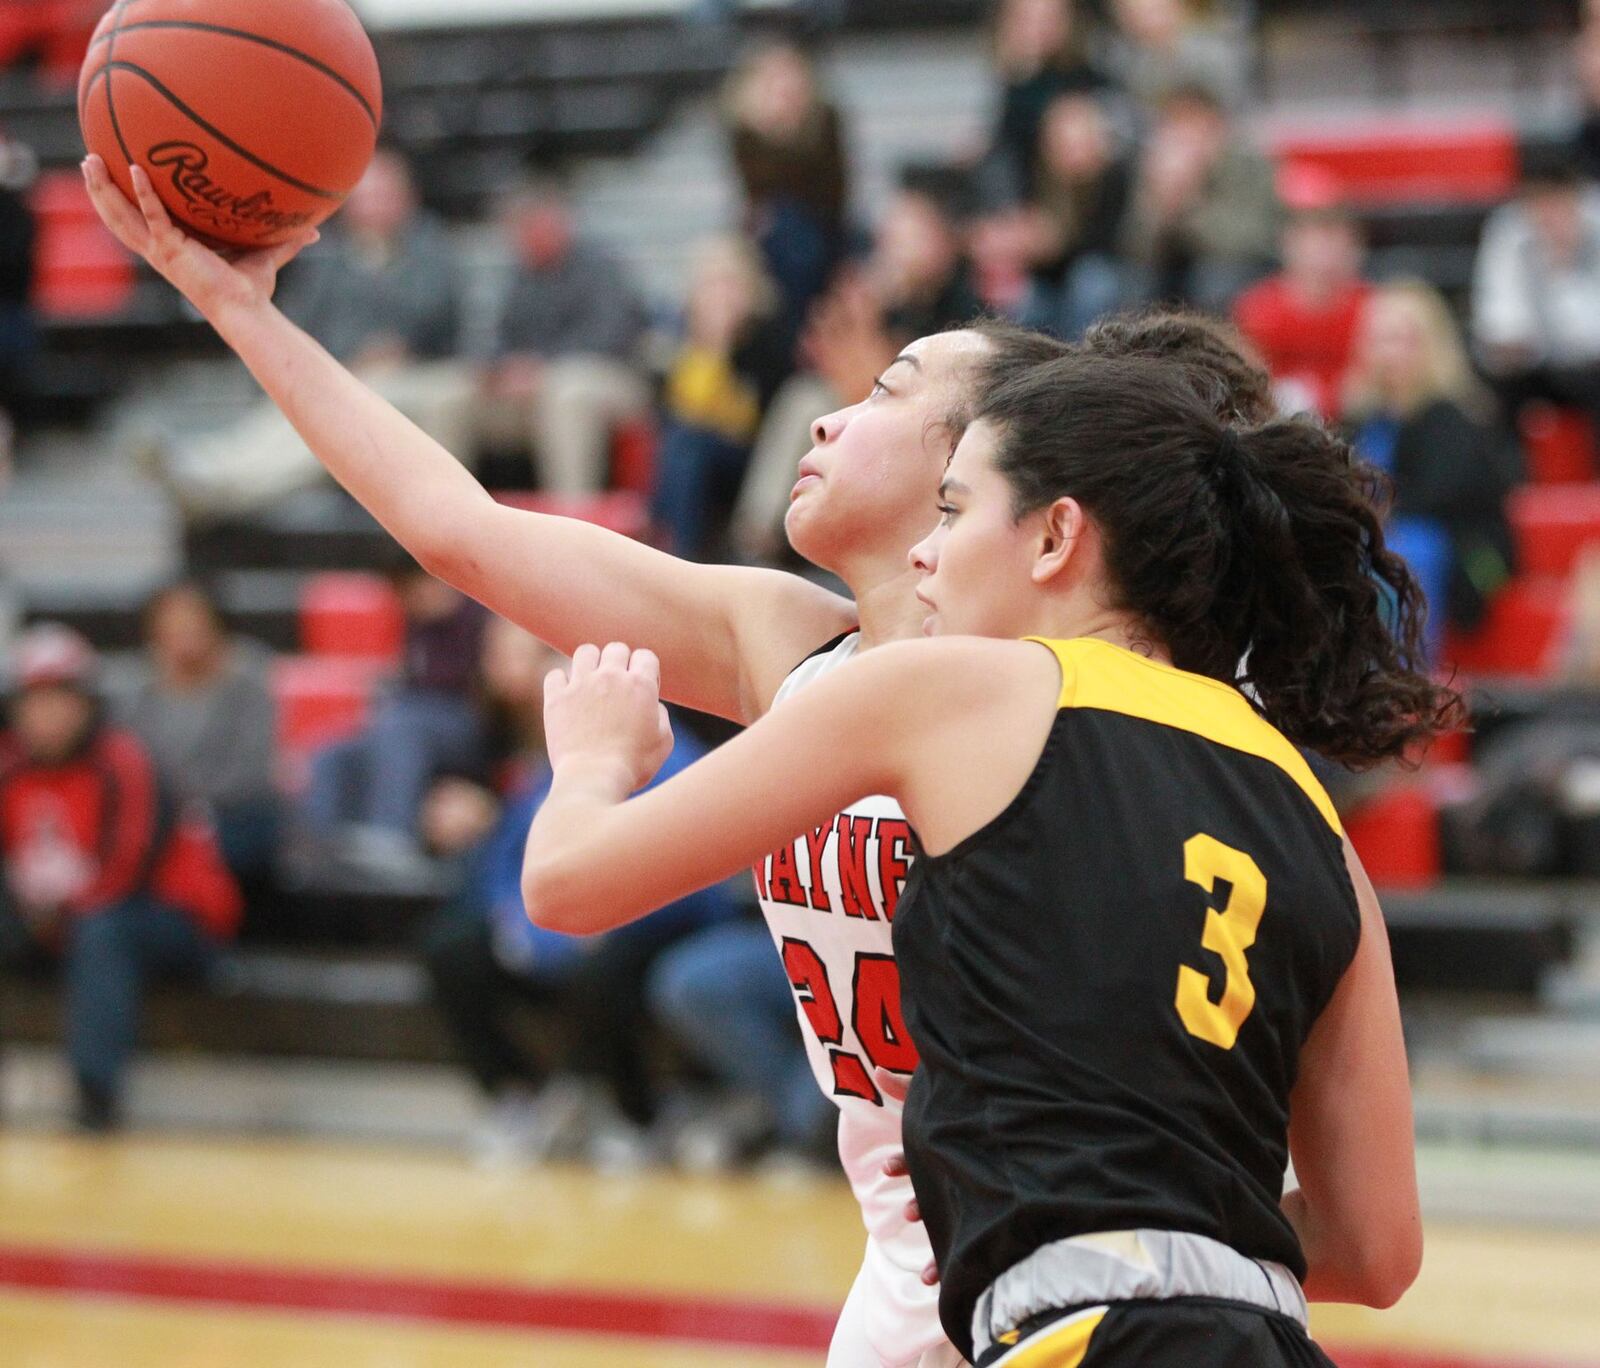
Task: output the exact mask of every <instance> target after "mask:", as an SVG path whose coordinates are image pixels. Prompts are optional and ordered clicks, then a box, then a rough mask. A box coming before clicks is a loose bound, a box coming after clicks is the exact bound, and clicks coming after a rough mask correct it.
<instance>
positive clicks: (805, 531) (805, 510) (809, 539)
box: [783, 494, 834, 570]
mask: <svg viewBox="0 0 1600 1368" xmlns="http://www.w3.org/2000/svg"><path fill="white" fill-rule="evenodd" d="M820 503H821V500H820V499H818V498H816V497H815V495H814V494H801V495H800V496H799V497H798V498H796V499H795V501H794V502H793V503H791V504H790V505H789V511H788V512H787V513H785V514H784V515H783V531H784V535H785V536H787V537H788V539H789V546H790V547H791V549H793V551H794V553H795V555H797V556H803V557H804V558H805V559H806V560H808V561H810V562H811V563H812V564H813V565H819V566H821V567H822V568H823V569H825V570H826V569H828V568H830V565H831V562H832V560H833V549H834V548H833V542H834V538H833V537H832V536H830V535H829V529H828V519H827V515H826V512H825V511H824V510H823V509H822V508H820V507H819V505H820Z"/></svg>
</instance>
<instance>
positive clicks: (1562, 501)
mask: <svg viewBox="0 0 1600 1368" xmlns="http://www.w3.org/2000/svg"><path fill="white" fill-rule="evenodd" d="M1508 511H1509V513H1510V516H1511V529H1512V532H1513V533H1514V534H1515V536H1516V539H1517V564H1518V566H1519V568H1520V569H1521V571H1522V573H1523V574H1526V575H1556V576H1561V575H1569V574H1571V573H1572V568H1573V566H1574V565H1576V564H1577V563H1578V556H1579V555H1580V553H1581V552H1582V551H1583V549H1584V547H1586V546H1588V545H1590V544H1591V543H1594V542H1600V483H1590V484H1568V485H1524V486H1522V488H1520V489H1517V490H1513V491H1512V494H1511V500H1510V504H1509V506H1508Z"/></svg>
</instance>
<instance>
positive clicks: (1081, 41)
mask: <svg viewBox="0 0 1600 1368" xmlns="http://www.w3.org/2000/svg"><path fill="white" fill-rule="evenodd" d="M1079 8H1080V6H1079V3H1078V0H1002V3H1001V4H1000V5H999V6H998V8H997V9H996V11H995V21H994V62H995V67H996V70H997V74H998V75H999V77H1000V83H1001V84H1000V116H999V119H998V121H997V125H996V128H995V134H994V144H993V150H994V152H995V154H997V155H998V156H999V157H1000V158H1001V159H1003V161H1004V163H1005V165H1006V169H1007V171H1008V173H1009V177H1010V180H1011V184H1012V185H1013V186H1014V187H1015V189H1016V190H1017V191H1018V192H1020V193H1023V194H1026V193H1028V191H1029V190H1030V189H1031V187H1032V184H1033V180H1034V169H1035V164H1036V162H1037V160H1038V153H1039V128H1040V125H1041V124H1042V123H1043V121H1044V117H1045V111H1046V110H1047V109H1048V108H1049V107H1050V105H1051V103H1052V102H1053V101H1055V100H1056V99H1057V98H1058V97H1060V96H1062V95H1082V94H1092V93H1094V92H1096V91H1100V90H1103V89H1104V88H1105V87H1107V86H1108V85H1109V84H1110V78H1109V77H1108V76H1107V75H1106V74H1105V72H1103V71H1102V70H1101V69H1100V68H1099V67H1097V66H1096V65H1095V64H1094V63H1093V62H1092V61H1090V59H1089V56H1088V51H1089V42H1088V34H1087V32H1086V25H1085V22H1084V18H1083V16H1082V15H1080V13H1079Z"/></svg>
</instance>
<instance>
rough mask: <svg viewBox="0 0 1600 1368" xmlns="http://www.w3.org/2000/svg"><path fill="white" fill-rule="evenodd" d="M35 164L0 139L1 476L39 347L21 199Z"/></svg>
mask: <svg viewBox="0 0 1600 1368" xmlns="http://www.w3.org/2000/svg"><path fill="white" fill-rule="evenodd" d="M34 165H35V164H34V158H33V154H32V152H31V151H29V150H28V149H27V148H25V147H24V146H22V144H21V143H17V142H12V141H11V140H9V139H8V138H6V137H5V136H4V134H0V471H3V470H5V469H8V468H9V467H10V464H11V448H12V440H13V437H14V435H15V432H16V427H17V424H18V422H19V420H20V419H21V417H22V414H23V409H24V407H25V404H26V400H27V394H28V372H29V369H30V368H31V365H32V361H33V354H34V352H35V350H36V349H37V347H38V344H39V343H38V334H37V333H36V332H35V330H34V322H33V309H32V305H31V302H30V301H31V298H32V295H33V247H34V239H35V236H36V228H35V224H34V220H33V212H32V210H30V209H29V208H28V202H27V200H26V198H25V197H24V196H25V192H26V191H27V189H28V186H29V185H30V184H31V183H32V181H33V173H34Z"/></svg>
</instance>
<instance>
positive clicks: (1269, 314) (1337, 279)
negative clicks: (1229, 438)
mask: <svg viewBox="0 0 1600 1368" xmlns="http://www.w3.org/2000/svg"><path fill="white" fill-rule="evenodd" d="M1282 250H1283V270H1282V271H1281V272H1280V273H1279V274H1277V275H1274V276H1271V277H1269V278H1268V279H1266V280H1263V281H1261V282H1260V283H1259V284H1257V285H1253V286H1251V287H1250V288H1249V289H1248V290H1246V291H1245V292H1244V293H1243V294H1242V295H1240V296H1239V298H1238V300H1237V301H1236V302H1235V304H1234V307H1233V316H1234V319H1235V321H1236V322H1237V323H1238V325H1239V331H1240V332H1242V333H1243V334H1244V335H1245V337H1246V338H1248V339H1249V341H1250V343H1251V345H1252V346H1254V347H1255V349H1256V352H1257V353H1258V354H1259V355H1260V357H1261V359H1262V361H1264V362H1265V363H1266V367H1267V370H1268V372H1269V373H1270V374H1271V376H1272V381H1273V385H1274V386H1275V388H1276V389H1277V392H1278V404H1279V407H1280V408H1281V409H1282V411H1283V412H1285V413H1301V412H1312V413H1317V414H1320V415H1321V416H1322V417H1323V418H1327V419H1337V418H1338V416H1339V409H1340V405H1341V403H1342V402H1343V398H1344V383H1345V374H1346V372H1347V371H1348V370H1349V368H1350V359H1351V353H1352V352H1353V351H1354V349H1355V340H1356V333H1357V330H1358V329H1359V328H1360V326H1361V316H1362V312H1363V311H1364V310H1365V308H1366V304H1367V298H1368V296H1369V294H1370V293H1371V287H1370V286H1369V285H1368V284H1367V282H1366V281H1365V280H1364V279H1363V278H1362V267H1363V257H1364V255H1365V251H1364V244H1363V242H1362V238H1361V229H1360V226H1359V225H1358V224H1357V223H1356V221H1355V218H1354V217H1353V216H1352V215H1351V214H1350V213H1349V211H1348V210H1346V209H1345V208H1343V207H1342V206H1339V205H1325V206H1317V207H1308V208H1302V209H1297V210H1295V211H1294V212H1293V213H1291V214H1290V216H1289V221H1288V223H1287V224H1285V226H1284V230H1283V249H1282Z"/></svg>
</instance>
